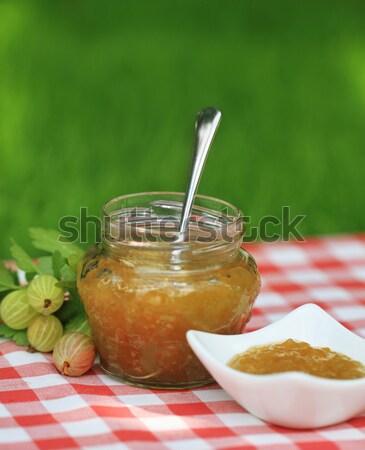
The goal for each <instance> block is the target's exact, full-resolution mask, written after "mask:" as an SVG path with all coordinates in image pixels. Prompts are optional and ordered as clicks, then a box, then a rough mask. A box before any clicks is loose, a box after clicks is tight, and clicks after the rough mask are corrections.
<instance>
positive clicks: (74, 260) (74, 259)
mask: <svg viewBox="0 0 365 450" xmlns="http://www.w3.org/2000/svg"><path fill="white" fill-rule="evenodd" d="M83 256H84V254H82V255H75V254H72V255H70V256H69V257H68V258H67V262H68V265H69V266H70V267H71V269H72V270H73V271H74V272H75V273H76V270H77V264H78V263H79V261H80V259H81V258H82V257H83Z"/></svg>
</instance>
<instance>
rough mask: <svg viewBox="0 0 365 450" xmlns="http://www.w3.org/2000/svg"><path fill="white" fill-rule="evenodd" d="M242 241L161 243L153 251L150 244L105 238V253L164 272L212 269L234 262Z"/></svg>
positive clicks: (134, 264) (132, 264) (103, 243)
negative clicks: (114, 240) (137, 243)
mask: <svg viewBox="0 0 365 450" xmlns="http://www.w3.org/2000/svg"><path fill="white" fill-rule="evenodd" d="M241 243H242V238H239V239H235V240H232V241H231V242H215V243H214V244H212V243H209V244H203V243H190V242H189V243H184V244H183V245H179V246H176V245H170V244H168V243H161V245H154V246H153V247H152V248H151V247H150V246H149V245H148V243H146V245H133V244H131V243H125V242H124V243H121V242H113V241H110V240H107V239H106V238H105V236H104V235H103V239H102V246H103V249H104V252H105V253H106V254H107V255H108V256H110V257H111V258H113V259H117V260H120V261H122V262H123V263H125V264H126V265H130V266H131V267H135V266H139V267H140V266H143V267H151V268H156V269H160V270H172V271H177V270H185V269H186V270H208V269H211V268H213V267H219V266H222V265H224V264H228V263H230V262H232V261H234V260H235V259H236V258H237V257H238V254H239V250H240V247H241Z"/></svg>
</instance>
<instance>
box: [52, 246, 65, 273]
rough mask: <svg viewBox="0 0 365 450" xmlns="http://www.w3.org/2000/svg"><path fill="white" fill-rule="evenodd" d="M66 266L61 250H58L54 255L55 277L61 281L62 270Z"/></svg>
mask: <svg viewBox="0 0 365 450" xmlns="http://www.w3.org/2000/svg"><path fill="white" fill-rule="evenodd" d="M65 264H66V260H65V258H64V257H63V256H62V255H61V252H60V251H59V250H56V251H55V252H54V253H53V255H52V268H53V275H54V276H55V277H56V278H57V279H58V280H59V279H61V270H62V268H63V267H64V265H65Z"/></svg>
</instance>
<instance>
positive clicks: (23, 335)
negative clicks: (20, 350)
mask: <svg viewBox="0 0 365 450" xmlns="http://www.w3.org/2000/svg"><path fill="white" fill-rule="evenodd" d="M12 339H13V341H14V342H15V343H16V344H17V345H20V346H22V347H27V346H28V345H29V341H28V337H27V330H21V331H18V332H17V333H15V334H14V336H13V337H12Z"/></svg>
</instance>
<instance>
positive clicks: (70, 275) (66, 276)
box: [61, 264, 77, 281]
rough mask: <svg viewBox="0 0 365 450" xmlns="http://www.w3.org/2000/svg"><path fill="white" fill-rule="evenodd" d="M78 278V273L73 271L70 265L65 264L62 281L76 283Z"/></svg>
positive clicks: (62, 270)
mask: <svg viewBox="0 0 365 450" xmlns="http://www.w3.org/2000/svg"><path fill="white" fill-rule="evenodd" d="M76 278H77V276H76V273H75V272H74V271H73V270H72V269H71V267H70V266H69V265H68V264H65V265H64V266H63V267H62V269H61V279H62V280H63V281H75V280H76Z"/></svg>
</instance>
